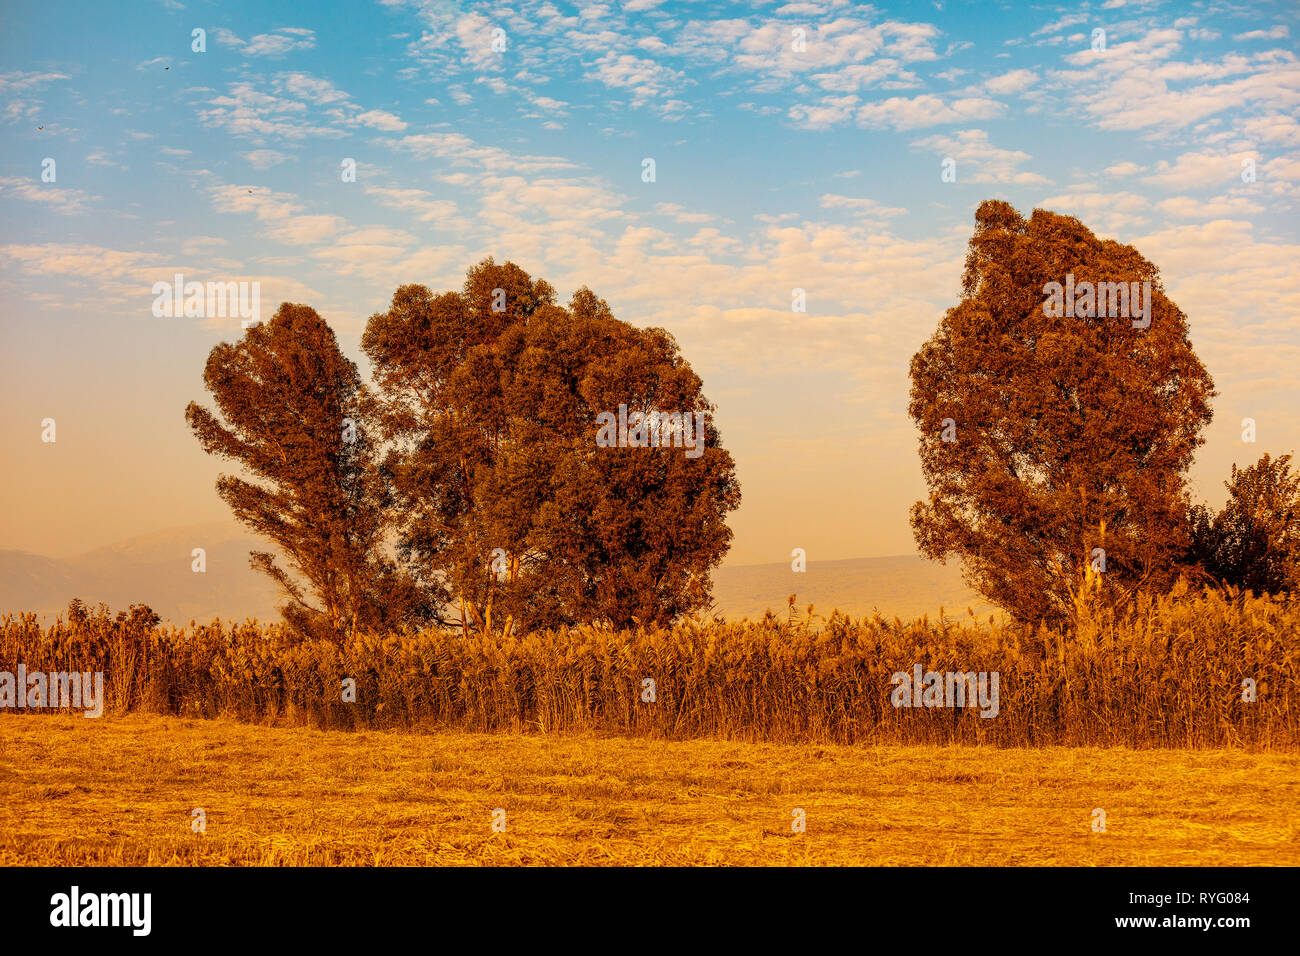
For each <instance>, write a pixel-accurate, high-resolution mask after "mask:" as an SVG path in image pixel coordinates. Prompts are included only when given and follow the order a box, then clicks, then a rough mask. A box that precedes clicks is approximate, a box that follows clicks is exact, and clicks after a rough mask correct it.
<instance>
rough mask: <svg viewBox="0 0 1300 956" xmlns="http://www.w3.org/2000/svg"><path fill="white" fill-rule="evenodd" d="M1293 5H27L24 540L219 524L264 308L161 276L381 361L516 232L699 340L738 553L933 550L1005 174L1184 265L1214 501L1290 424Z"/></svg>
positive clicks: (22, 259) (21, 153)
mask: <svg viewBox="0 0 1300 956" xmlns="http://www.w3.org/2000/svg"><path fill="white" fill-rule="evenodd" d="M1298 20H1300V17H1298V16H1297V11H1296V7H1295V5H1294V4H1284V3H1232V4H1229V3H1220V2H1209V3H1181V4H1164V3H1135V2H1127V3H1125V2H1118V0H1111V2H1107V3H1094V4H1070V5H1068V6H1063V5H1055V4H1017V5H998V4H988V3H979V4H964V3H951V2H943V3H896V4H877V5H870V6H869V5H861V4H852V3H836V2H830V0H824V2H811V3H769V4H761V3H749V4H730V5H729V4H722V3H673V2H663V3H655V2H652V0H632V2H629V3H625V4H561V3H555V2H531V0H530V2H523V3H514V4H492V3H482V4H480V3H452V2H387V3H369V4H366V3H347V4H344V3H328V2H325V3H313V4H294V5H288V4H283V5H280V4H265V3H221V4H215V3H199V2H185V3H181V2H174V0H172V2H164V3H150V2H142V3H137V4H132V5H126V6H123V7H122V8H116V7H115V6H109V5H101V4H89V3H87V4H61V3H27V2H17V3H10V4H9V5H8V6H7V7H6V9H5V10H4V11H3V13H0V127H2V128H3V140H2V143H3V145H0V221H2V222H3V224H4V232H3V238H2V239H0V284H2V285H3V291H4V299H5V303H6V307H5V309H4V310H3V314H2V315H0V344H2V345H3V348H2V350H0V412H2V413H3V414H0V436H2V437H3V440H4V442H5V447H6V448H7V449H10V450H11V453H12V455H13V460H12V465H11V469H9V470H10V475H11V479H12V480H11V481H9V482H7V483H6V486H5V488H4V489H3V490H0V508H3V510H4V512H5V513H6V514H7V515H9V516H10V517H8V518H7V519H6V521H5V522H4V523H3V525H0V547H16V548H23V549H27V550H33V551H40V552H45V553H51V554H60V553H71V552H75V551H77V550H84V549H85V548H88V547H91V546H95V545H99V544H103V543H106V542H108V541H111V540H114V539H116V538H121V537H126V536H129V535H132V534H140V533H145V532H149V531H153V530H155V529H157V528H160V527H164V526H168V525H183V524H188V523H197V522H206V521H210V520H213V519H216V518H220V517H222V516H223V515H224V506H223V505H222V504H221V503H220V502H219V501H218V500H217V499H216V496H215V494H214V493H212V490H211V489H212V479H213V477H214V475H215V473H216V471H217V470H218V466H217V465H215V464H214V463H212V462H210V461H207V460H206V459H205V458H204V456H203V455H202V453H201V452H200V451H199V450H198V448H197V445H196V443H195V442H194V441H193V439H192V437H191V436H189V435H188V434H187V433H186V431H185V428H184V423H183V420H182V418H181V410H182V409H183V408H184V405H185V403H186V402H187V401H189V400H190V399H195V398H201V397H202V395H201V388H200V375H201V370H202V364H203V359H204V357H205V356H206V353H207V351H208V350H209V349H210V348H211V347H212V345H213V344H214V343H215V342H217V341H219V340H221V339H231V338H233V337H234V336H236V335H237V334H238V332H239V329H238V320H237V319H188V320H187V319H179V318H168V319H157V318H154V317H153V316H152V314H151V312H150V306H151V303H152V301H153V296H152V295H151V291H150V290H151V287H152V285H153V283H154V282H157V281H160V280H163V281H168V280H170V278H171V276H172V275H173V274H174V273H175V272H178V271H179V272H183V273H184V274H185V275H186V278H187V279H195V280H198V281H206V280H226V279H234V280H248V281H254V280H255V281H258V282H260V283H261V288H262V302H263V312H264V313H265V314H269V312H270V311H271V310H273V309H274V307H275V305H276V304H278V302H279V301H282V300H284V299H290V300H293V301H300V302H306V303H308V304H310V305H312V306H314V307H316V308H317V309H318V310H319V311H320V312H321V313H322V314H323V315H325V316H326V318H327V319H328V320H329V321H330V322H331V324H332V325H333V326H334V327H335V329H336V330H337V331H338V334H339V336H340V340H341V342H342V343H343V345H344V348H345V350H347V351H348V352H349V354H350V355H351V356H352V357H353V358H354V359H357V360H358V361H359V362H360V361H361V360H362V356H361V355H360V352H359V349H358V348H357V340H358V337H359V334H360V331H361V328H362V327H363V325H364V322H365V319H366V317H367V316H368V315H369V314H370V313H372V312H374V311H376V310H379V309H382V308H383V307H384V306H385V303H386V301H387V300H388V298H389V297H390V296H391V294H392V291H393V290H394V289H395V288H396V286H398V285H400V284H403V283H407V282H422V283H424V284H427V285H429V286H431V287H434V288H453V287H458V286H459V285H460V282H461V280H462V278H463V275H464V272H465V270H466V268H467V267H468V266H470V265H471V264H472V263H474V262H475V261H477V260H479V259H481V258H482V257H484V256H487V255H494V256H495V257H496V258H497V259H498V260H503V259H513V260H514V261H516V262H518V263H519V264H520V265H521V266H523V267H524V268H525V269H527V270H528V271H530V272H531V273H533V274H534V275H537V276H543V277H545V278H547V279H549V280H550V281H551V282H552V283H553V284H554V285H555V286H556V287H557V288H558V289H559V291H560V293H561V296H562V298H565V299H567V297H568V295H569V294H570V293H571V292H572V291H573V290H574V289H576V288H577V287H578V286H580V285H584V284H585V285H588V286H590V287H591V288H592V289H593V290H594V291H596V292H597V294H599V295H601V296H603V297H605V298H606V299H608V300H609V302H610V304H611V306H612V307H613V308H614V311H615V314H616V315H618V316H619V317H620V318H623V319H625V320H626V321H629V322H632V323H634V324H637V325H660V326H663V327H665V328H668V329H669V330H670V331H672V332H673V333H674V334H675V335H676V336H677V338H678V341H679V343H680V344H681V345H682V348H683V350H684V352H685V354H686V356H687V357H688V359H689V360H690V361H691V362H692V364H693V365H694V366H695V368H696V370H697V371H698V372H699V373H700V374H701V375H702V376H703V378H704V380H705V383H706V393H707V394H708V395H709V396H710V398H712V399H713V400H714V401H715V402H716V403H718V405H719V410H718V414H717V416H716V419H715V420H716V421H717V423H718V425H719V427H720V429H721V430H722V433H723V436H724V439H725V441H726V443H727V445H728V447H729V448H731V450H732V452H733V454H734V455H735V457H736V460H737V463H738V470H739V474H740V477H741V481H742V485H743V488H744V493H745V504H744V505H743V506H742V509H741V511H740V512H738V513H737V514H736V515H735V516H734V518H733V520H732V522H731V523H732V526H733V528H734V529H735V530H736V534H737V537H736V542H735V548H734V550H733V554H732V560H733V561H735V562H736V563H749V562H760V561H779V560H783V559H784V560H788V556H789V552H790V550H791V548H793V547H804V548H805V549H806V550H807V551H808V554H809V558H810V560H816V559H818V558H821V559H829V558H845V557H856V556H865V555H877V554H895V553H907V552H910V551H912V550H913V548H912V543H911V535H910V531H909V529H908V526H907V508H908V506H909V505H910V504H911V502H912V501H914V500H916V498H918V497H920V496H921V494H922V491H923V485H922V483H921V480H920V474H919V468H918V465H917V460H916V453H915V446H916V436H915V433H914V430H913V428H912V426H911V423H910V422H909V420H908V419H907V417H906V401H907V400H906V395H907V362H908V360H909V359H910V357H911V355H912V354H913V353H914V352H915V351H916V348H917V347H918V346H919V345H920V343H921V342H922V341H924V339H925V338H927V337H928V336H929V335H930V334H931V333H932V332H933V331H934V329H935V327H936V325H937V323H938V321H939V319H940V318H941V316H942V313H943V310H944V309H945V308H946V307H948V306H950V305H952V304H954V303H955V301H956V299H957V294H958V277H959V275H960V270H961V264H962V259H963V257H964V252H965V242H966V240H967V239H968V237H969V234H970V230H971V224H972V214H973V211H974V208H975V207H976V206H977V205H978V203H979V202H980V201H981V200H983V199H986V198H990V197H999V198H1005V199H1007V200H1009V201H1011V202H1012V203H1013V204H1015V205H1016V206H1017V207H1018V208H1020V209H1021V211H1022V212H1024V213H1026V214H1028V212H1029V211H1030V210H1032V209H1033V208H1035V207H1045V208H1049V209H1052V210H1053V211H1056V212H1060V213H1067V214H1072V215H1077V216H1079V217H1080V219H1082V220H1083V221H1084V222H1085V223H1086V224H1088V225H1089V226H1090V227H1091V228H1093V229H1094V231H1096V232H1098V233H1099V234H1101V235H1105V236H1109V237H1113V238H1116V239H1119V240H1120V241H1123V242H1126V243H1131V244H1133V245H1135V246H1136V247H1137V248H1138V249H1139V250H1140V251H1142V252H1143V254H1144V255H1146V256H1147V258H1148V259H1151V260H1152V261H1153V262H1155V263H1156V265H1157V266H1159V267H1160V268H1161V270H1162V272H1163V274H1164V281H1165V284H1166V288H1167V290H1168V291H1169V293H1170V295H1171V297H1172V298H1173V299H1174V301H1176V302H1177V303H1178V304H1179V305H1180V306H1181V308H1182V309H1183V310H1184V311H1185V312H1186V313H1187V314H1188V316H1189V320H1190V325H1191V329H1192V336H1193V342H1194V344H1195V346H1196V348H1197V350H1198V352H1199V354H1200V356H1201V358H1202V360H1203V361H1204V362H1205V363H1206V365H1207V366H1208V367H1209V369H1210V371H1211V373H1212V374H1213V375H1214V377H1215V379H1216V383H1217V384H1218V386H1219V390H1220V392H1221V396H1220V398H1219V399H1218V401H1217V402H1216V421H1215V423H1214V424H1213V425H1212V426H1211V428H1210V430H1209V432H1208V433H1207V438H1208V442H1207V446H1206V447H1205V448H1204V449H1203V450H1202V453H1201V455H1200V460H1199V463H1198V466H1197V468H1196V470H1195V471H1194V472H1193V477H1194V479H1195V480H1196V487H1197V491H1198V493H1199V494H1200V495H1202V496H1204V497H1208V498H1210V499H1211V500H1215V501H1218V500H1221V498H1222V494H1221V491H1220V489H1219V483H1220V482H1221V481H1222V480H1223V478H1225V477H1226V475H1227V472H1228V470H1229V466H1230V464H1231V463H1232V462H1233V461H1237V462H1240V463H1246V462H1253V461H1254V460H1255V459H1256V458H1257V457H1258V456H1259V455H1260V454H1262V453H1263V452H1264V451H1272V452H1274V453H1285V452H1288V451H1291V450H1294V448H1295V446H1296V445H1297V435H1300V417H1298V416H1297V412H1296V397H1297V392H1296V387H1295V372H1294V370H1295V368H1296V365H1297V358H1300V266H1297V263H1298V262H1300V256H1298V255H1297V253H1298V252H1300V243H1298V241H1297V234H1296V225H1295V224H1296V222H1297V216H1296V213H1297V208H1296V206H1297V199H1298V198H1300V155H1298V153H1300V122H1297V119H1296V116H1297V113H1298V110H1297V107H1298V106H1300V62H1297V58H1296V52H1295V36H1296V33H1297V30H1298V29H1300V23H1298V22H1297V21H1298ZM195 29H202V30H204V31H205V40H206V51H205V52H194V51H193V50H192V49H191V46H192V42H193V41H192V31H193V30H195ZM497 30H500V31H504V32H503V33H502V34H495V33H494V31H497ZM1098 30H1102V31H1104V34H1105V36H1104V40H1105V42H1104V48H1097V49H1094V46H1095V45H1096V44H1095V41H1094V35H1095V31H1098ZM797 31H803V33H802V34H799V33H797ZM494 36H496V37H497V38H498V40H500V39H504V47H505V48H504V50H500V49H494V48H493V39H494ZM800 40H802V42H800ZM498 46H500V43H499V42H498ZM646 158H653V159H654V161H655V173H656V176H655V181H654V182H644V181H643V179H642V169H643V160H644V159H646ZM948 158H950V159H953V160H954V161H955V169H956V181H955V182H944V181H942V179H941V164H942V163H943V161H944V160H945V159H948ZM46 159H53V160H54V161H55V164H56V166H55V168H56V178H55V181H54V182H43V181H42V168H43V167H42V163H43V161H44V160H46ZM345 159H352V160H355V162H356V167H357V176H356V181H355V182H344V181H342V178H341V176H340V164H341V163H342V162H343V161H344V160H345ZM1243 162H1249V163H1253V168H1254V172H1255V178H1254V181H1253V182H1244V181H1243V179H1242V169H1243V167H1242V163H1243ZM796 287H797V288H802V289H804V290H806V294H807V300H808V311H807V313H795V312H792V311H791V309H790V301H791V290H792V289H794V288H796ZM47 416H48V417H54V418H55V419H56V420H57V421H58V427H59V433H58V435H59V440H58V442H57V443H56V445H54V446H51V445H47V444H42V443H41V442H40V441H39V434H40V426H39V423H40V421H41V420H42V419H43V418H45V417H47ZM1243 417H1253V418H1254V419H1256V421H1257V429H1258V436H1259V437H1258V442H1257V443H1256V444H1253V445H1248V444H1244V443H1243V442H1242V441H1241V437H1240V433H1241V419H1242V418H1243Z"/></svg>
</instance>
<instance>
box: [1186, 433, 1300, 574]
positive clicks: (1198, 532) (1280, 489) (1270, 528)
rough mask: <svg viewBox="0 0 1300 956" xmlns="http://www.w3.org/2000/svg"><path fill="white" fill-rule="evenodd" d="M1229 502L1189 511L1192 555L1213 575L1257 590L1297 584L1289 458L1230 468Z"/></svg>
mask: <svg viewBox="0 0 1300 956" xmlns="http://www.w3.org/2000/svg"><path fill="white" fill-rule="evenodd" d="M1224 486H1225V487H1226V488H1227V489H1228V501H1227V503H1226V504H1225V505H1224V507H1223V510H1222V511H1220V512H1219V513H1218V514H1214V513H1213V512H1211V511H1210V509H1209V508H1207V507H1206V506H1205V505H1197V506H1196V507H1195V508H1193V509H1192V515H1191V526H1192V548H1191V558H1192V560H1193V561H1194V562H1195V563H1197V564H1199V565H1200V566H1201V567H1203V568H1204V569H1205V571H1206V572H1208V573H1209V574H1210V575H1211V576H1212V577H1214V578H1215V579H1217V580H1219V581H1222V582H1224V583H1225V584H1231V585H1233V586H1235V587H1239V588H1244V589H1246V590H1250V591H1254V592H1256V593H1258V594H1265V593H1266V594H1278V593H1280V592H1283V591H1295V590H1296V589H1297V588H1300V474H1292V472H1291V456H1290V455H1282V456H1281V457H1280V458H1272V457H1270V456H1269V455H1267V454H1266V455H1264V457H1263V458H1261V459H1260V460H1259V461H1257V462H1256V463H1255V464H1253V465H1251V466H1250V467H1248V468H1241V469H1239V468H1238V467H1237V466H1236V465H1235V464H1234V465H1233V466H1232V478H1231V480H1229V481H1226V482H1224Z"/></svg>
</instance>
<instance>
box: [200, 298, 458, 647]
mask: <svg viewBox="0 0 1300 956" xmlns="http://www.w3.org/2000/svg"><path fill="white" fill-rule="evenodd" d="M203 382H204V385H205V386H206V387H207V389H208V391H209V392H211V393H212V397H213V400H214V402H215V403H216V408H217V411H218V412H219V415H218V414H214V413H213V412H211V411H209V410H208V409H207V408H204V407H203V406H201V405H199V404H197V403H194V402H191V403H190V405H189V406H188V407H187V408H186V410H185V419H186V421H187V422H188V423H189V425H190V428H191V429H192V430H193V432H194V434H195V435H196V436H197V438H198V440H199V442H200V444H201V445H202V446H203V449H204V451H206V452H208V453H209V454H212V455H217V456H220V457H223V458H227V459H231V460H233V461H236V462H238V463H239V464H240V465H241V466H242V467H243V469H244V470H245V471H246V472H247V473H248V475H249V476H251V478H252V479H253V480H252V481H248V480H245V479H243V478H240V477H236V476H232V475H222V476H221V477H220V478H219V479H218V481H217V493H218V494H219V495H220V496H221V497H222V499H223V500H224V501H225V502H226V503H227V504H228V505H230V508H231V510H232V511H233V512H234V514H235V517H236V518H238V519H239V520H240V521H242V522H243V523H244V524H246V525H248V527H250V528H251V529H252V530H253V531H255V532H257V533H258V534H260V535H263V536H264V537H266V538H269V539H270V540H271V541H272V542H274V543H275V545H276V547H277V548H278V550H279V552H280V555H281V556H283V560H284V561H285V562H286V564H285V565H281V564H280V563H279V562H280V558H279V557H277V555H275V554H273V553H272V552H269V551H263V552H253V554H252V562H251V563H252V565H253V566H254V567H255V568H257V569H258V570H261V571H262V572H264V573H265V574H267V575H269V576H270V577H271V578H273V579H274V580H275V581H276V582H277V583H278V584H279V585H280V587H281V589H282V591H283V593H284V596H285V597H286V598H287V601H286V603H285V604H284V606H283V608H282V612H283V613H284V615H285V617H286V618H287V619H288V620H289V621H290V622H291V623H293V624H295V625H296V626H297V627H298V628H300V629H301V630H302V631H304V632H306V633H309V634H314V635H317V636H320V635H329V636H331V637H333V638H334V639H342V638H343V637H345V636H347V635H350V634H352V633H354V632H355V631H356V630H357V628H359V627H368V628H378V627H394V626H401V625H404V624H410V625H418V624H419V623H422V622H423V621H425V620H429V619H430V618H431V617H432V614H433V611H434V609H435V607H436V603H435V602H434V600H433V599H432V598H431V597H430V595H428V594H427V593H423V592H422V591H421V589H420V588H419V586H418V585H417V584H416V582H415V581H414V580H413V579H412V578H411V577H410V576H409V575H406V574H405V573H403V572H402V571H401V569H400V568H399V567H398V565H397V564H396V562H395V561H394V560H393V559H392V558H391V557H388V556H386V554H385V550H384V531H385V524H384V522H385V508H386V506H387V505H388V491H387V487H386V484H385V482H384V481H383V477H382V475H381V474H380V473H379V471H378V470H377V468H376V467H375V461H374V459H375V445H374V443H373V442H372V440H371V439H370V437H369V434H368V431H367V428H366V427H365V422H364V420H363V406H364V401H365V389H364V386H363V385H362V383H361V379H360V376H359V375H358V374H357V368H356V365H355V364H353V363H352V362H351V361H349V360H348V359H347V358H345V357H344V356H343V354H342V353H341V352H340V351H339V347H338V343H337V341H336V340H335V338H334V333H333V331H332V330H331V329H330V327H329V326H328V325H327V324H326V323H325V322H324V320H322V319H321V317H320V316H319V315H317V313H316V312H315V310H313V309H311V308H309V307H307V306H305V305H293V304H290V303H287V302H286V303H284V304H283V305H281V306H280V308H279V310H278V311H277V312H276V313H275V316H274V317H273V318H272V319H271V320H270V322H267V323H264V324H259V325H254V326H253V327H251V328H249V329H248V331H247V332H246V333H245V334H244V336H243V337H242V339H241V340H240V341H238V342H236V343H234V344H230V343H225V342H223V343H221V344H219V345H217V346H216V347H215V348H213V350H212V352H211V354H210V355H209V356H208V361H207V366H206V368H205V369H204V373H203Z"/></svg>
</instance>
